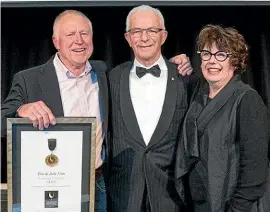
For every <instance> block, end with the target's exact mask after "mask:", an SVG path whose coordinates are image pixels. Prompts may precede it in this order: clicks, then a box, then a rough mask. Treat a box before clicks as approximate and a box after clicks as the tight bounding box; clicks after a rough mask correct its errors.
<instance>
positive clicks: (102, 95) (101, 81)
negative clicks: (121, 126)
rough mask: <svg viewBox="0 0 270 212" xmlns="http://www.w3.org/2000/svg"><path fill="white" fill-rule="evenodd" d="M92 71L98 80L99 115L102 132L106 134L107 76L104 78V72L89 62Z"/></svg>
mask: <svg viewBox="0 0 270 212" xmlns="http://www.w3.org/2000/svg"><path fill="white" fill-rule="evenodd" d="M90 64H91V66H92V68H93V70H94V71H95V72H96V74H97V80H98V87H99V100H100V104H101V105H100V106H101V107H100V109H101V114H102V117H103V122H104V128H105V129H104V131H105V132H107V128H108V111H109V108H108V105H109V102H108V86H107V76H106V70H101V71H100V69H101V67H99V66H98V65H97V64H96V63H94V62H91V63H90Z"/></svg>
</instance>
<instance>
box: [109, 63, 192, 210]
mask: <svg viewBox="0 0 270 212" xmlns="http://www.w3.org/2000/svg"><path fill="white" fill-rule="evenodd" d="M166 63H167V67H168V82H167V90H166V94H165V95H166V96H165V100H164V105H163V109H162V113H161V117H160V119H159V122H158V124H157V127H156V129H155V131H154V133H153V135H152V138H151V140H150V142H149V144H148V145H147V146H146V144H145V142H144V140H143V137H142V134H141V131H140V129H139V126H138V123H137V119H136V115H135V112H134V109H133V105H132V101H131V97H130V92H129V73H130V70H131V67H132V65H133V62H127V63H124V64H122V65H120V66H117V67H116V68H114V69H113V70H112V71H111V72H110V73H109V84H110V86H109V90H110V97H111V106H112V110H111V121H112V123H111V124H112V131H111V141H110V158H109V162H110V165H109V168H110V174H109V179H108V184H107V190H108V200H109V203H110V204H109V206H110V207H111V208H110V211H113V212H134V211H138V212H140V211H141V210H142V207H144V202H143V199H144V192H145V191H147V195H148V199H149V202H150V206H151V211H153V212H164V211H167V212H176V211H177V212H178V211H179V210H180V208H181V207H182V203H181V200H180V199H179V197H178V195H177V193H176V189H175V185H174V180H173V177H174V160H175V145H176V143H177V142H178V139H179V135H180V133H181V127H182V120H183V117H184V115H185V113H186V111H187V108H188V104H189V98H190V96H191V93H192V89H193V87H194V86H195V84H196V83H197V78H195V77H194V76H186V77H182V76H180V75H179V74H178V71H177V68H176V66H175V65H174V64H172V63H170V62H169V61H166Z"/></svg>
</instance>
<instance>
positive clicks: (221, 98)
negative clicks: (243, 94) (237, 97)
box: [197, 75, 242, 138]
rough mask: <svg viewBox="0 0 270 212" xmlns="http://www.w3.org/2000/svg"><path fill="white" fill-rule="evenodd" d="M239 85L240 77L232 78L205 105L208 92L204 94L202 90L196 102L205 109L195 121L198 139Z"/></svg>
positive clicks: (204, 90) (204, 91)
mask: <svg viewBox="0 0 270 212" xmlns="http://www.w3.org/2000/svg"><path fill="white" fill-rule="evenodd" d="M240 84H242V82H241V81H240V76H239V75H236V76H234V77H233V78H232V79H231V80H230V82H229V83H228V84H227V85H226V86H225V87H224V88H223V89H222V90H221V91H220V92H219V93H218V94H217V95H216V96H215V98H214V99H213V100H211V101H210V102H209V104H207V105H206V102H207V98H208V92H206V89H205V88H204V89H202V91H201V92H200V95H199V96H198V99H197V101H200V104H202V105H204V106H205V108H204V109H203V111H202V112H201V114H200V115H199V116H198V119H197V126H198V133H199V138H200V137H201V135H202V133H203V131H204V129H205V127H206V126H207V124H208V123H209V121H210V120H211V119H212V118H213V117H214V115H215V114H216V113H217V112H218V111H219V110H220V109H221V108H222V107H223V106H224V105H225V104H226V102H227V101H228V100H229V99H230V97H231V96H232V95H233V93H234V91H235V89H236V88H237V87H238V86H239V85H240ZM207 85H208V84H207ZM207 88H208V86H207Z"/></svg>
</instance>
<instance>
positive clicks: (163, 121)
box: [147, 59, 184, 148]
mask: <svg viewBox="0 0 270 212" xmlns="http://www.w3.org/2000/svg"><path fill="white" fill-rule="evenodd" d="M165 61H166V65H167V68H168V79H167V89H166V94H165V99H164V104H163V108H162V112H161V115H160V118H159V121H158V124H157V127H156V129H155V131H154V133H153V135H152V137H151V139H150V142H149V144H148V146H147V148H149V147H151V146H153V145H154V144H156V143H157V142H159V141H160V140H161V139H162V138H163V137H164V135H165V134H166V132H167V131H168V128H169V127H170V123H171V121H172V118H173V114H174V111H175V107H176V99H177V97H178V96H177V93H176V92H175V91H176V90H177V77H178V76H177V74H178V72H177V70H176V68H175V67H174V65H172V64H171V63H170V62H169V61H167V60H166V59H165ZM180 87H181V88H180V91H181V90H182V91H184V85H183V83H181V82H180ZM179 96H180V97H179V98H182V96H183V95H179ZM180 101H182V100H181V99H180Z"/></svg>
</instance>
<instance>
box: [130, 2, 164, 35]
mask: <svg viewBox="0 0 270 212" xmlns="http://www.w3.org/2000/svg"><path fill="white" fill-rule="evenodd" d="M142 11H144V12H147V11H153V12H154V13H156V14H157V15H158V16H159V18H160V21H161V25H162V26H161V27H162V28H163V29H164V30H165V22H164V18H163V15H162V14H161V12H160V11H159V9H157V8H153V7H151V6H148V5H141V6H138V7H134V8H133V9H132V10H131V11H130V12H129V14H128V16H127V19H126V32H127V31H128V30H130V28H129V25H130V17H131V16H132V15H133V14H134V13H136V12H142Z"/></svg>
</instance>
